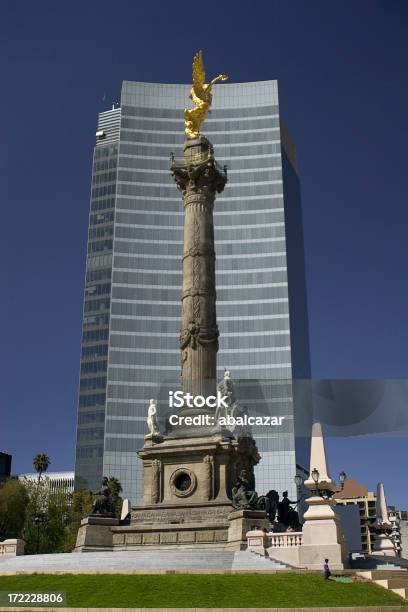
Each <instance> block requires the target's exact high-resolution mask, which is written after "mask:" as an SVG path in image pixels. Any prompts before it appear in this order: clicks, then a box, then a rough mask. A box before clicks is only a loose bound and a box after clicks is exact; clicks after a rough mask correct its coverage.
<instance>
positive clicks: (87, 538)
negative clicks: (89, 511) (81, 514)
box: [73, 515, 120, 552]
mask: <svg viewBox="0 0 408 612" xmlns="http://www.w3.org/2000/svg"><path fill="white" fill-rule="evenodd" d="M119 522H120V521H119V519H116V518H106V517H104V516H97V515H95V516H92V515H91V516H88V517H86V518H84V519H82V521H81V526H80V528H79V529H78V535H77V541H76V544H75V548H74V551H73V552H91V551H95V550H112V544H113V537H112V536H113V534H112V531H111V527H114V526H116V525H119Z"/></svg>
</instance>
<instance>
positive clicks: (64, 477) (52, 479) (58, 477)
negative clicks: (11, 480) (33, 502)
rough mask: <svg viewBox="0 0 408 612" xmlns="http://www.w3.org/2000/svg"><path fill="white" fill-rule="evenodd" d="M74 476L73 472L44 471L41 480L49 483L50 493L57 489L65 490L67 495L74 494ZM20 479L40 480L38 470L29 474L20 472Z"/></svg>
mask: <svg viewBox="0 0 408 612" xmlns="http://www.w3.org/2000/svg"><path fill="white" fill-rule="evenodd" d="M74 476H75V473H74V472H73V471H72V472H43V474H41V480H45V481H46V482H47V484H48V490H49V492H50V493H53V492H54V491H56V490H57V489H59V490H61V489H62V490H63V491H65V493H66V494H67V495H69V494H72V493H73V492H74ZM18 479H19V480H32V481H37V480H38V474H37V473H36V472H31V473H28V474H19V475H18Z"/></svg>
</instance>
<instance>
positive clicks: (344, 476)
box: [339, 471, 347, 490]
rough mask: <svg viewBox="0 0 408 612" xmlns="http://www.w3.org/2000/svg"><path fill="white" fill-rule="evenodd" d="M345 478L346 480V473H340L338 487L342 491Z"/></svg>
mask: <svg viewBox="0 0 408 612" xmlns="http://www.w3.org/2000/svg"><path fill="white" fill-rule="evenodd" d="M346 478H347V474H346V472H344V471H342V472H340V474H339V480H340V486H341V488H342V490H343V489H344V483H345V482H346Z"/></svg>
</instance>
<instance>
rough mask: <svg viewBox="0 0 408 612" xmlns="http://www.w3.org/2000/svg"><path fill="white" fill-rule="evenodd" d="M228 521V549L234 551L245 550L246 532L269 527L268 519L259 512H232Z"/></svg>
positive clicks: (246, 544) (246, 543) (263, 513)
mask: <svg viewBox="0 0 408 612" xmlns="http://www.w3.org/2000/svg"><path fill="white" fill-rule="evenodd" d="M228 520H229V529H228V548H230V549H234V550H245V549H246V548H247V546H248V542H247V533H248V531H253V530H254V529H263V528H264V527H266V528H267V529H268V528H269V527H270V522H269V519H267V518H266V516H265V512H263V511H261V510H234V511H233V512H231V513H230V514H229V516H228Z"/></svg>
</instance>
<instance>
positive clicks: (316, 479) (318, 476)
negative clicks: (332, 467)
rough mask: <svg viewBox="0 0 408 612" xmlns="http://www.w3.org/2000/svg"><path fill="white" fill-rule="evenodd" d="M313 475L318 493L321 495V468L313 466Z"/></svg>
mask: <svg viewBox="0 0 408 612" xmlns="http://www.w3.org/2000/svg"><path fill="white" fill-rule="evenodd" d="M311 476H312V480H313V482H314V483H315V485H316V489H315V491H316V494H317V495H319V484H318V483H319V478H320V473H319V470H317V469H316V468H313V470H312V473H311Z"/></svg>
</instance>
